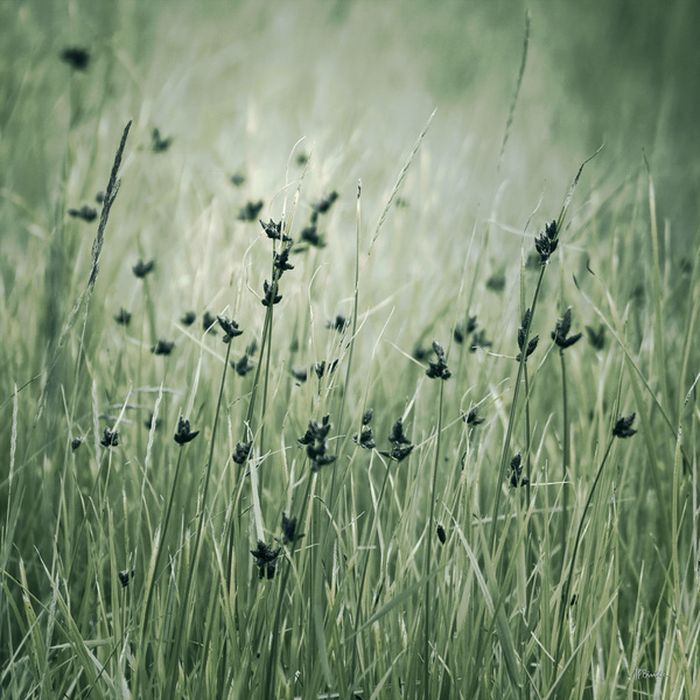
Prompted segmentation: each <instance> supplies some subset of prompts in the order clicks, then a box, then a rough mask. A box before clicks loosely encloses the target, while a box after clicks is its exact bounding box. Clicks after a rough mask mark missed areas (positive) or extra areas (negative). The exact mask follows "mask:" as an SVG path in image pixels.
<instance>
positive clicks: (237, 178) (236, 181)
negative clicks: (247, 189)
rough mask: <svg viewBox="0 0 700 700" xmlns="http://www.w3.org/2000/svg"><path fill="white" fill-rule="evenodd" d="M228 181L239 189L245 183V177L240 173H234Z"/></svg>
mask: <svg viewBox="0 0 700 700" xmlns="http://www.w3.org/2000/svg"><path fill="white" fill-rule="evenodd" d="M229 180H230V181H231V184H232V185H233V186H234V187H240V186H241V185H242V184H243V183H244V182H245V175H243V174H242V173H234V174H233V175H231V177H230V178H229Z"/></svg>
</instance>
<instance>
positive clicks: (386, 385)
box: [0, 3, 700, 700]
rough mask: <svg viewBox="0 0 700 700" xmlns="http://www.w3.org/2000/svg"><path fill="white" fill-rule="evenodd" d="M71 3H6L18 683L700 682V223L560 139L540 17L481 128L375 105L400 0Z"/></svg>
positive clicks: (149, 692)
mask: <svg viewBox="0 0 700 700" xmlns="http://www.w3.org/2000/svg"><path fill="white" fill-rule="evenodd" d="M58 5H59V4H57V6H56V7H53V8H52V9H51V10H50V11H48V10H47V13H48V18H47V16H44V14H42V12H40V10H41V9H42V4H41V3H27V4H21V5H20V6H18V7H17V8H12V9H8V7H5V8H3V10H2V13H3V15H5V16H6V19H8V20H12V23H11V24H9V23H7V22H6V23H5V24H4V26H5V27H8V26H11V29H9V30H7V29H6V30H3V31H6V32H7V38H8V42H7V52H8V53H7V55H8V58H11V59H12V60H11V61H10V63H8V64H7V65H6V67H5V68H3V69H2V70H3V74H4V77H5V78H6V81H5V86H6V87H5V88H4V90H5V97H6V99H5V102H4V105H3V108H2V112H1V113H0V118H1V119H2V122H1V129H2V132H1V133H2V139H1V140H0V153H1V154H2V160H3V162H4V163H5V168H4V170H5V172H4V173H3V174H2V175H1V176H0V178H1V182H0V186H1V187H2V190H1V192H0V227H1V231H2V232H1V233H0V236H2V239H1V240H2V253H3V254H2V257H1V258H0V286H1V288H2V292H3V301H4V303H3V304H2V306H1V307H0V328H1V329H2V342H1V343H0V389H1V390H2V395H0V407H1V411H2V416H1V417H0V453H1V454H2V459H1V460H0V504H1V508H0V515H1V523H0V528H1V530H0V532H1V533H2V541H1V543H0V660H1V661H2V664H1V668H0V694H1V695H2V697H8V698H30V697H37V698H51V699H53V698H87V697H94V698H101V697H105V698H112V697H119V698H179V697H183V698H296V697H300V698H331V697H340V698H363V699H364V700H369V699H373V698H405V697H409V698H413V697H416V698H419V697H421V698H465V699H470V698H492V697H504V698H612V697H629V698H632V697H647V696H648V697H664V698H666V697H667V698H691V697H695V696H696V695H697V692H698V691H697V690H696V689H697V687H698V685H699V683H700V678H699V671H700V669H699V667H698V638H699V635H700V609H699V606H698V595H697V590H698V575H699V574H698V572H699V570H700V564H699V562H700V555H699V554H698V551H697V542H698V517H697V514H698V488H697V486H698V484H697V477H698V474H697V470H698V447H699V445H700V443H698V439H697V429H698V422H699V419H700V412H699V410H698V405H697V383H698V378H699V377H700V375H699V374H698V372H700V351H699V350H698V346H697V342H696V340H695V339H696V336H697V321H698V311H699V309H700V281H699V279H698V275H699V270H698V266H699V253H700V248H699V247H698V243H697V236H696V235H695V233H694V232H695V231H696V228H697V224H696V222H691V223H690V224H689V223H688V221H689V217H690V215H689V214H688V213H687V212H684V211H679V212H677V217H678V221H676V220H675V219H674V212H673V211H671V210H669V209H668V208H666V207H665V205H663V204H662V203H661V202H657V199H658V198H657V193H656V184H655V182H656V180H655V178H656V170H655V168H656V166H655V160H654V157H655V154H654V152H650V153H649V154H648V157H643V156H642V153H641V151H640V152H638V154H637V155H636V156H635V159H636V160H635V161H634V163H633V164H632V165H629V169H628V170H624V171H623V172H620V171H619V170H617V169H616V168H615V167H613V166H611V165H610V164H609V162H610V161H609V159H610V158H611V155H609V154H610V152H611V151H613V152H614V149H615V148H616V145H615V144H614V143H613V144H612V146H608V145H606V147H605V148H603V149H602V150H601V149H597V148H596V147H593V148H590V149H589V148H588V146H589V145H590V144H589V143H588V142H586V143H585V144H584V143H583V141H584V139H583V138H582V139H581V143H577V144H576V145H575V146H573V147H572V146H570V147H569V148H568V149H565V150H563V151H560V152H559V153H558V155H557V158H555V157H554V156H553V155H552V154H551V153H544V154H543V155H542V159H541V160H537V159H536V158H534V155H536V154H537V153H538V151H537V149H536V148H534V149H533V147H532V144H531V143H530V141H529V140H528V139H527V129H526V128H525V126H527V125H529V126H532V122H531V121H529V115H531V114H532V113H533V112H534V114H535V115H536V118H537V119H536V120H535V121H537V120H539V119H540V118H541V115H542V114H543V112H542V110H543V109H544V108H543V107H542V106H541V105H540V106H538V107H537V108H535V107H533V106H532V103H531V102H529V101H528V98H527V95H528V90H531V91H532V90H534V91H536V85H537V83H535V82H534V79H533V82H532V85H528V75H529V74H528V70H530V68H528V66H529V63H528V61H529V60H531V59H530V52H533V51H534V52H535V57H534V60H535V61H536V66H539V68H540V70H542V71H544V72H546V71H548V70H551V66H546V65H544V64H543V63H542V61H543V59H542V55H541V54H538V53H537V51H538V48H537V47H538V42H540V41H541V38H539V37H538V33H537V22H538V19H539V18H541V17H542V13H541V12H539V11H538V10H539V7H538V6H536V7H535V8H534V11H533V12H532V17H531V15H530V14H528V15H527V19H526V22H525V30H524V32H523V29H522V18H523V16H524V13H519V14H518V21H517V23H516V24H517V25H518V29H517V32H518V36H519V37H520V43H519V46H518V48H517V49H516V50H515V52H514V53H513V54H512V55H510V54H509V55H508V61H505V60H504V66H503V67H502V68H501V69H499V70H501V71H502V74H503V75H505V76H507V77H506V79H505V82H506V83H507V85H506V87H507V89H505V90H504V95H503V101H502V102H501V103H498V104H499V105H500V107H501V109H500V111H499V112H498V118H497V119H495V118H494V117H493V114H491V113H489V114H486V113H484V114H481V113H480V112H479V111H478V109H477V108H475V111H474V112H472V115H471V119H472V121H471V122H470V127H469V131H470V133H471V132H472V130H473V132H474V133H476V134H479V135H480V136H479V138H471V137H464V131H463V129H464V114H465V112H464V110H460V109H456V107H455V105H454V103H450V102H447V103H445V105H442V106H441V105H440V104H438V109H437V111H433V108H434V104H433V102H431V101H430V99H428V97H429V96H428V95H427V94H424V93H420V94H413V93H408V95H405V96H404V97H403V98H402V99H403V101H401V100H399V103H400V105H399V106H402V105H403V106H405V105H406V104H410V106H411V107H412V108H413V111H416V112H418V113H419V117H415V116H408V115H405V118H404V119H403V120H401V119H397V115H399V114H404V112H402V110H398V111H397V112H396V113H393V109H394V107H392V106H391V104H389V103H390V102H391V99H388V100H387V104H386V109H387V113H386V114H385V115H381V118H376V119H375V118H374V117H373V116H371V115H370V116H368V115H366V114H365V115H363V114H362V113H361V111H360V110H358V108H357V104H356V103H357V100H356V99H355V98H354V97H352V96H348V95H344V94H343V93H342V92H338V88H337V85H336V82H334V80H332V79H333V78H337V77H338V75H341V76H346V77H348V79H349V80H355V81H356V82H354V83H352V84H353V86H355V87H357V86H359V88H361V89H362V90H364V92H363V93H359V94H360V96H362V97H363V98H364V103H365V104H366V105H367V106H368V109H369V108H372V109H374V108H375V107H376V108H377V109H380V108H381V105H382V104H383V102H382V100H383V99H384V97H385V95H387V94H388V95H389V98H391V96H392V95H394V94H395V93H393V92H390V87H391V86H392V85H394V87H395V83H394V82H393V78H392V77H391V76H392V75H393V74H392V73H391V72H390V73H389V74H387V76H384V75H383V74H382V73H381V71H379V72H378V74H377V76H376V78H375V82H376V85H375V84H374V83H373V81H372V79H371V78H370V77H368V76H367V75H366V74H364V73H363V72H362V71H358V70H357V69H356V68H355V67H353V63H352V61H346V60H345V59H346V58H347V57H348V56H350V57H354V58H358V56H359V54H358V53H356V52H357V51H359V50H364V48H368V49H369V48H372V47H374V46H375V45H376V44H375V43H373V42H375V41H376V42H378V41H379V40H378V38H377V37H375V38H374V39H372V38H371V37H370V38H369V39H366V41H367V44H366V45H365V46H364V47H363V46H360V47H359V49H358V48H357V47H355V46H354V44H353V43H352V40H353V39H354V38H356V37H358V36H359V28H360V27H364V26H365V24H364V23H367V22H369V20H370V19H371V22H369V24H367V25H366V26H370V24H371V25H372V26H374V23H376V24H377V25H378V26H380V27H384V28H386V27H387V26H391V22H390V20H391V21H392V22H393V20H394V18H395V17H398V15H397V14H395V13H396V12H397V10H396V9H394V10H387V9H381V10H380V9H376V10H369V9H367V8H366V7H365V8H363V6H361V4H360V6H359V7H358V5H354V4H353V5H352V9H350V10H348V9H341V5H338V6H336V7H335V9H334V10H333V11H331V10H329V9H328V7H330V5H329V6H327V7H326V6H323V7H324V9H323V10H321V9H320V8H321V7H322V6H321V5H320V4H313V3H310V4H299V5H298V6H295V8H294V9H290V8H284V9H281V8H278V9H277V10H274V11H273V10H272V9H270V8H267V9H264V10H260V9H257V8H255V7H254V6H253V5H252V4H250V5H249V4H247V3H243V4H242V5H241V6H240V7H236V8H234V9H233V10H231V14H230V15H228V14H227V15H226V17H227V18H228V19H229V20H230V19H231V18H235V20H236V22H237V24H235V26H236V27H238V29H236V32H238V33H237V34H236V37H237V42H229V41H225V42H223V43H221V42H218V40H217V37H218V36H219V34H217V31H216V22H215V21H214V20H216V19H217V16H216V13H214V12H213V10H211V9H206V8H202V9H201V10H200V11H199V12H201V14H197V12H198V11H194V10H192V9H191V8H184V7H179V8H178V10H177V11H176V12H177V16H178V17H179V18H180V19H181V20H182V21H183V22H185V25H186V26H192V27H193V28H194V30H196V31H193V32H192V34H191V36H190V37H189V38H190V39H191V42H192V44H191V46H190V45H188V44H187V43H186V42H185V43H180V44H177V45H178V46H180V47H181V50H180V49H178V51H175V50H174V49H173V47H172V45H171V42H173V41H176V40H177V39H178V38H180V39H181V38H182V32H183V28H182V26H180V28H179V29H178V28H175V29H173V26H174V25H171V24H170V23H169V22H168V21H167V12H166V8H165V6H162V5H158V4H154V5H153V7H152V8H150V9H147V8H146V7H145V6H144V7H141V6H137V5H135V4H134V5H130V4H128V3H125V4H124V5H123V7H120V8H117V7H109V8H108V7H107V6H105V7H103V8H99V7H93V8H91V9H86V8H84V7H82V5H80V3H78V4H75V3H68V4H67V5H66V6H65V8H63V9H62V10H61V9H57V8H58ZM415 7H416V8H419V9H420V12H424V11H425V10H424V8H423V5H422V4H421V3H416V6H415ZM421 8H423V9H421ZM417 11H418V10H417ZM442 11H443V12H448V10H442ZM455 11H456V10H455ZM323 12H328V17H327V18H326V19H325V20H321V19H319V17H318V13H323ZM485 12H486V11H485V10H476V9H475V10H474V17H475V18H476V19H474V21H475V22H477V23H479V22H480V23H486V24H484V26H489V25H488V23H487V18H488V13H486V14H484V13H485ZM212 13H213V14H212ZM420 16H423V15H420ZM428 16H429V15H427V14H426V15H425V17H426V18H427V17H428ZM430 16H432V15H430ZM71 18H72V21H73V23H74V28H75V27H76V26H77V27H79V28H80V29H81V31H82V32H90V31H91V32H93V34H92V36H93V37H95V38H94V39H92V40H91V41H85V42H83V41H81V39H84V36H83V35H81V34H80V33H79V32H77V30H75V31H74V34H71V30H70V29H66V27H69V28H70V26H71V25H70V20H71ZM442 18H443V19H444V16H442ZM397 21H399V22H400V23H401V22H406V23H407V24H406V25H403V24H400V26H403V27H404V29H405V30H406V31H414V29H411V27H413V25H412V24H411V20H410V19H401V20H397ZM543 21H544V20H543ZM188 22H189V23H190V24H187V23H188ZM159 23H163V24H159ZM387 23H388V24H387ZM159 26H160V29H159ZM178 26H179V25H178ZM227 26H228V25H227ZM230 26H234V24H231V25H230ZM438 26H442V25H438ZM674 26H675V25H674ZM290 27H293V28H294V29H295V30H298V35H297V34H295V33H294V32H290ZM49 30H51V31H54V30H56V32H57V36H55V37H53V38H50V36H51V31H49ZM166 30H167V31H166ZM159 32H163V37H162V38H159ZM247 32H249V34H248V33H247ZM380 35H381V34H380ZM380 35H378V36H380ZM523 35H524V41H522V37H523ZM446 36H447V35H446ZM69 39H70V40H69ZM309 39H314V42H315V45H318V46H319V47H320V49H323V50H324V51H326V52H327V53H326V54H325V55H324V60H323V61H320V62H316V59H315V58H313V57H310V56H312V55H315V54H309V53H308V51H309V49H308V47H307V46H305V43H306V42H307V41H308V40H309ZM146 40H148V41H146ZM56 42H58V43H56ZM217 42H218V43H217ZM334 42H337V47H334ZM54 44H55V45H54ZM47 46H48V47H49V48H48V49H47V48H46V47H47ZM265 46H267V47H269V51H268V52H267V53H265V54H264V55H262V56H259V57H257V58H246V57H247V56H251V55H253V54H254V52H256V51H259V50H261V47H265ZM286 46H290V47H291V48H290V49H289V51H291V54H292V55H294V56H297V57H298V59H299V61H300V63H301V64H302V65H305V66H316V72H315V73H313V72H312V73H306V72H304V71H301V72H297V71H295V70H293V68H292V67H290V66H289V65H286V66H285V60H287V59H288V58H289V55H288V54H287V53H286V49H285V47H286ZM195 49H196V50H195ZM197 52H200V53H197ZM305 52H307V53H305ZM385 56H387V58H386V59H383V60H385V61H386V65H391V62H392V61H393V60H394V59H396V60H398V59H401V60H402V61H403V60H404V59H405V62H406V65H408V66H410V65H413V64H412V62H414V61H415V65H420V64H419V59H418V58H417V57H416V56H414V55H413V54H407V53H404V49H403V48H402V47H401V46H396V45H392V44H391V42H389V44H388V47H387V53H386V54H385ZM28 57H29V58H28ZM173 57H176V58H173ZM421 60H424V59H421ZM669 60H670V59H669ZM518 61H519V62H518ZM169 62H174V64H175V68H173V67H172V66H170V65H169ZM380 63H381V62H380ZM399 63H400V61H399ZM505 64H507V67H506V66H505ZM381 65H384V64H381ZM397 65H398V64H397ZM402 65H403V64H402ZM518 66H519V69H518ZM280 71H281V72H280ZM397 74H398V73H397ZM401 75H403V73H401ZM513 76H515V89H514V90H513ZM202 82H204V83H205V85H204V86H202ZM224 85H225V86H226V90H224V89H223V87H222V86H224ZM231 86H237V89H238V91H239V92H238V93H236V92H235V91H234V92H230V93H229V92H227V91H228V90H229V89H230V88H231ZM310 86H311V87H310ZM359 88H358V89H359ZM406 89H408V88H406ZM314 91H315V92H314ZM387 91H389V92H388V93H387ZM300 93H302V94H300ZM202 95H208V96H210V98H211V99H210V101H209V102H208V103H204V102H203V101H201V100H200V99H199V98H200V97H201V96H202ZM229 99H230V100H232V101H233V102H232V103H233V104H235V105H237V106H236V107H235V108H233V107H231V105H230V104H229V103H228V100H229ZM397 99H398V98H397ZM490 99H491V98H488V99H487V101H488V100H490ZM630 99H631V98H630ZM314 100H317V101H316V102H314ZM333 100H338V101H339V104H340V106H341V107H342V106H345V107H346V108H347V111H346V112H345V111H343V110H342V109H340V108H338V109H337V111H334V110H332V109H326V108H325V107H324V105H327V104H331V103H333ZM435 102H440V100H439V99H437V100H435ZM489 104H490V105H491V107H493V104H495V103H492V102H489ZM443 106H444V107H445V109H444V110H443V108H442V107H443ZM52 110H53V112H54V113H55V114H56V116H55V118H53V119H49V118H48V116H47V115H48V114H50V113H52ZM443 113H444V116H443ZM519 119H521V120H522V121H523V123H524V125H523V126H522V127H521V128H519ZM132 120H133V121H132ZM659 128H661V127H659ZM307 129H308V131H307ZM662 131H663V130H662ZM307 133H308V134H309V135H308V136H306V138H301V137H302V136H304V135H305V134H307ZM482 141H483V143H482ZM534 141H535V142H537V146H538V147H541V143H540V142H539V141H540V140H539V138H536V139H534ZM662 146H663V141H660V142H659V144H657V150H658V153H659V154H661V155H659V156H658V158H659V160H661V161H662V162H663V159H662V156H663V154H664V153H665V151H664V150H663V148H662ZM591 154H594V157H593V156H591ZM528 155H529V156H533V157H532V158H525V156H528ZM637 156H638V157H637ZM523 159H525V161H526V166H522V161H523ZM606 159H607V160H606ZM522 167H525V170H526V171H527V172H529V173H530V177H531V179H532V180H536V181H537V183H536V185H535V186H533V185H532V182H530V181H528V180H527V179H526V178H523V177H521V176H522V174H523V172H524V171H523V170H520V168H522ZM692 167H694V165H692ZM689 168H691V166H690V165H689ZM480 169H481V171H480ZM465 173H467V174H465ZM662 177H663V171H662ZM662 207H663V208H662ZM660 211H663V212H664V215H663V217H662V216H661V215H660ZM486 212H488V213H486ZM689 226H690V227H691V229H692V232H691V233H688V232H687V231H686V230H685V228H684V227H689ZM677 228H678V229H681V230H677ZM689 230H690V229H689Z"/></svg>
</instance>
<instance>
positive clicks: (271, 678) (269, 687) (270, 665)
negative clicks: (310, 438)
mask: <svg viewBox="0 0 700 700" xmlns="http://www.w3.org/2000/svg"><path fill="white" fill-rule="evenodd" d="M314 477H315V475H313V474H310V475H309V477H308V480H307V482H306V491H305V493H304V499H303V500H302V504H301V513H300V515H299V519H298V521H297V522H298V523H299V526H301V525H302V523H303V522H304V518H305V517H306V508H307V505H308V503H309V495H310V493H311V486H312V484H313V482H314ZM292 544H293V543H292ZM291 568H292V566H291V562H287V566H285V568H284V573H283V574H282V579H281V581H280V590H279V596H278V597H277V605H276V607H275V617H274V620H273V623H272V646H271V647H270V656H269V657H268V660H267V673H266V674H265V693H264V695H262V697H263V698H273V697H275V696H274V695H273V694H272V693H273V689H274V687H275V683H274V682H275V679H276V677H277V644H278V641H279V637H280V636H281V630H280V629H279V627H280V618H281V617H282V603H283V601H284V592H285V590H286V588H287V581H288V579H289V573H290V571H291Z"/></svg>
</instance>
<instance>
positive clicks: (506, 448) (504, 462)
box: [490, 265, 547, 551]
mask: <svg viewBox="0 0 700 700" xmlns="http://www.w3.org/2000/svg"><path fill="white" fill-rule="evenodd" d="M546 269H547V268H546V265H543V266H542V267H541V268H540V274H539V277H538V278H537V286H536V287H535V293H534V294H533V296H532V303H531V304H530V314H529V318H528V322H527V325H526V327H525V340H524V342H523V344H522V346H523V351H522V352H521V353H520V362H519V363H518V374H517V377H516V379H515V388H514V390H513V401H512V402H511V404H510V414H509V416H508V426H507V428H506V436H505V439H504V440H503V451H502V452H501V460H500V462H499V464H500V467H499V470H498V482H497V484H496V498H495V500H494V506H493V515H492V518H491V544H490V549H491V551H493V546H494V543H495V541H496V525H497V521H498V507H499V505H500V502H501V482H502V481H503V477H504V475H505V471H506V468H507V466H508V457H509V455H510V441H511V437H512V435H513V428H514V425H515V413H516V409H517V406H518V396H519V394H520V382H521V380H522V376H523V371H524V367H525V360H526V355H527V352H526V349H527V344H528V341H529V339H530V329H531V328H532V321H533V318H534V316H535V308H536V307H537V299H538V298H539V295H540V289H541V288H542V279H543V278H544V271H545V270H546Z"/></svg>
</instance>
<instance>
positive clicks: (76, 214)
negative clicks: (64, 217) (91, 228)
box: [68, 204, 97, 223]
mask: <svg viewBox="0 0 700 700" xmlns="http://www.w3.org/2000/svg"><path fill="white" fill-rule="evenodd" d="M68 216H72V217H73V218H74V219H82V220H83V221H87V222H88V223H89V222H91V221H94V220H95V219H96V218H97V209H94V208H93V207H90V206H88V205H87V204H83V206H82V207H80V209H69V210H68Z"/></svg>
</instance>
